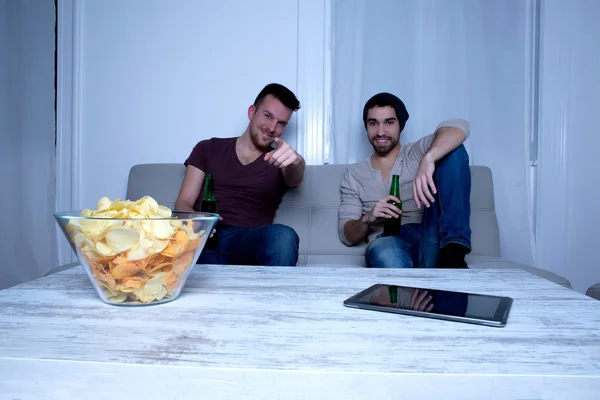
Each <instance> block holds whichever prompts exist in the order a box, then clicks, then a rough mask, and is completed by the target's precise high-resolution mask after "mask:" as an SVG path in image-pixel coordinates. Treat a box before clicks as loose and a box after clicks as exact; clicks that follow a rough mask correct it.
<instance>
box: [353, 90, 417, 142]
mask: <svg viewBox="0 0 600 400" xmlns="http://www.w3.org/2000/svg"><path fill="white" fill-rule="evenodd" d="M385 106H391V107H393V108H394V110H396V118H398V123H399V124H400V132H402V130H403V129H404V126H405V125H406V121H408V116H409V115H408V111H406V106H405V105H404V103H403V102H402V100H400V99H399V98H398V97H396V96H394V95H393V94H391V93H386V92H383V93H378V94H376V95H375V96H373V97H371V98H370V99H369V100H368V101H367V103H366V104H365V108H364V109H363V122H364V123H365V128H366V127H367V114H368V112H369V110H370V109H371V108H373V107H385Z"/></svg>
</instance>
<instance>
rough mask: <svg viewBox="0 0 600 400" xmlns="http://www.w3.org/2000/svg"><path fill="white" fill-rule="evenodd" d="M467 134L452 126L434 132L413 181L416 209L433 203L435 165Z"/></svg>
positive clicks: (435, 190) (435, 189)
mask: <svg viewBox="0 0 600 400" xmlns="http://www.w3.org/2000/svg"><path fill="white" fill-rule="evenodd" d="M467 135H468V132H465V131H463V130H462V129H460V128H456V127H452V126H442V127H440V128H438V129H437V131H436V132H435V137H434V139H433V142H432V143H431V146H429V149H428V150H427V151H426V152H425V154H423V157H421V161H420V162H419V170H418V171H417V175H416V176H415V180H414V181H413V198H414V199H415V203H416V205H417V207H419V208H421V204H424V205H425V207H429V206H430V205H431V203H433V202H434V201H435V199H434V197H433V195H434V194H436V193H437V188H436V187H435V183H434V182H433V173H434V171H435V163H436V162H437V161H438V160H440V159H441V158H443V157H444V156H445V155H447V154H448V153H450V152H451V151H452V150H454V149H456V148H457V147H458V146H460V145H461V144H462V143H463V142H464V141H465V140H466V139H467Z"/></svg>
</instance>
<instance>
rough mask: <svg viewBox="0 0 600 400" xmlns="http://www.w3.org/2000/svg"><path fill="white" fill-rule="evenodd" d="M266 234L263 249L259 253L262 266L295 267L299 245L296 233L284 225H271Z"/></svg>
mask: <svg viewBox="0 0 600 400" xmlns="http://www.w3.org/2000/svg"><path fill="white" fill-rule="evenodd" d="M267 232H268V233H267V234H266V243H265V248H264V249H263V250H262V251H261V254H262V257H261V258H262V260H261V262H262V263H263V265H277V266H295V265H296V264H297V262H298V247H299V244H300V238H299V237H298V234H297V233H296V231H295V230H294V229H293V228H291V227H289V226H286V225H281V224H272V225H269V227H268V228H267Z"/></svg>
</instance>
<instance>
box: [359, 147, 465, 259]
mask: <svg viewBox="0 0 600 400" xmlns="http://www.w3.org/2000/svg"><path fill="white" fill-rule="evenodd" d="M433 180H434V183H435V186H436V188H437V194H435V195H434V197H435V202H434V203H432V204H431V207H429V208H427V207H425V209H424V213H423V221H422V222H421V223H420V224H404V225H402V227H401V229H400V234H399V235H396V236H386V237H383V236H379V237H378V238H376V239H374V240H372V241H371V242H370V243H369V245H368V246H367V249H366V253H365V259H366V263H367V266H369V267H375V268H411V267H418V268H435V267H436V266H437V261H438V254H439V251H440V248H442V247H444V246H445V245H447V244H448V243H458V244H461V245H463V246H465V247H466V248H468V249H469V251H470V249H471V227H470V219H471V203H470V195H471V170H470V168H469V155H468V154H467V150H466V149H465V147H464V146H463V145H460V146H459V147H458V148H456V149H455V150H454V151H452V152H450V153H448V154H447V155H446V156H445V157H444V158H442V159H441V160H440V161H438V162H437V163H436V168H435V172H434V174H433Z"/></svg>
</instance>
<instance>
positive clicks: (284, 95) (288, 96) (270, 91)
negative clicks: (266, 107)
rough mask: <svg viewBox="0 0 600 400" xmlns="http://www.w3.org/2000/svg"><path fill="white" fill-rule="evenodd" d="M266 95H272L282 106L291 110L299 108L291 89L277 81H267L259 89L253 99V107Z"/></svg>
mask: <svg viewBox="0 0 600 400" xmlns="http://www.w3.org/2000/svg"><path fill="white" fill-rule="evenodd" d="M268 95H271V96H274V97H276V98H277V100H279V101H280V102H281V103H282V104H283V105H284V106H286V107H287V108H289V109H290V110H292V111H298V110H299V109H300V101H298V99H297V98H296V95H295V94H294V93H292V91H291V90H290V89H288V88H286V87H285V86H283V85H280V84H279V83H269V84H268V85H267V86H265V87H264V88H263V90H261V91H260V93H259V94H258V96H256V100H254V107H256V108H258V107H259V106H260V103H262V101H263V100H264V98H265V97H267V96H268Z"/></svg>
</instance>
